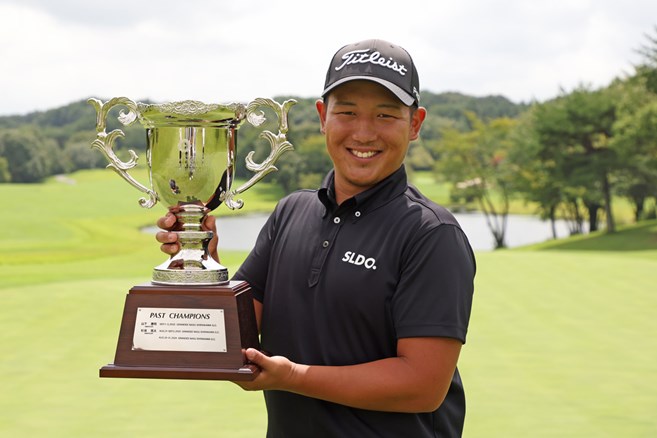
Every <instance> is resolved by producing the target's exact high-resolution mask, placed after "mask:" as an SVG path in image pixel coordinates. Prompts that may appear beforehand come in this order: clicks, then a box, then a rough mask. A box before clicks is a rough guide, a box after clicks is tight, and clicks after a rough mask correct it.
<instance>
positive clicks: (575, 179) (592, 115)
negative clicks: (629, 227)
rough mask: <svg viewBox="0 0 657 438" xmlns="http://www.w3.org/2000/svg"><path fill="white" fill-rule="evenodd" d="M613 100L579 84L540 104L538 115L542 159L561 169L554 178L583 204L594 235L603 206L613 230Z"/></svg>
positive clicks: (606, 93)
mask: <svg viewBox="0 0 657 438" xmlns="http://www.w3.org/2000/svg"><path fill="white" fill-rule="evenodd" d="M614 98H615V95H614V93H613V92H612V91H610V90H609V89H600V90H590V89H588V88H586V87H583V86H581V87H579V88H577V89H575V90H574V91H572V92H571V93H569V94H562V95H561V96H559V97H558V98H556V99H554V100H552V101H548V102H545V103H543V104H539V105H537V106H536V108H535V111H534V121H533V124H534V128H535V129H536V133H537V135H538V141H539V143H540V145H541V148H540V151H539V156H540V158H541V159H542V160H544V161H548V162H552V163H554V165H555V166H556V167H557V170H556V171H555V173H554V175H555V176H558V177H560V178H561V181H559V182H560V184H562V186H563V190H564V193H566V196H567V197H569V198H570V202H575V200H576V199H577V198H579V199H580V200H581V202H582V203H583V204H584V205H585V207H586V208H587V210H588V216H589V230H590V231H595V230H597V229H598V211H599V210H600V208H604V209H605V213H606V219H607V231H608V232H613V231H615V223H614V218H613V213H612V209H611V181H610V174H611V172H612V171H613V169H614V167H615V159H616V156H615V151H614V150H613V149H612V148H610V147H609V142H610V138H611V136H612V126H613V123H614V121H615V119H616V107H615V104H614ZM575 208H577V206H576V205H575ZM575 212H576V214H577V215H579V213H578V212H577V210H575Z"/></svg>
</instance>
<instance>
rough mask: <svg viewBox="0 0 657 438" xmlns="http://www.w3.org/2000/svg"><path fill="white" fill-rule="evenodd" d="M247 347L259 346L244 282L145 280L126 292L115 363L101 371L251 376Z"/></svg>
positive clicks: (136, 374) (205, 377)
mask: <svg viewBox="0 0 657 438" xmlns="http://www.w3.org/2000/svg"><path fill="white" fill-rule="evenodd" d="M247 348H260V343H259V341H258V327H257V323H256V319H255V311H254V308H253V299H252V296H251V287H250V286H249V284H248V283H246V282H244V281H239V282H236V281H231V282H230V283H228V284H226V285H221V286H161V285H154V284H144V285H139V286H134V287H133V288H132V289H130V293H129V294H128V295H127V297H126V301H125V308H124V310H123V320H122V322H121V331H120V333H119V341H118V345H117V347H116V356H115V358H114V363H113V364H109V365H106V366H104V367H102V368H101V369H100V377H127V378H143V379H194V380H197V379H200V380H231V381H245V380H253V379H254V378H255V377H256V376H257V375H258V373H259V371H260V370H259V368H258V367H257V366H255V365H253V364H250V363H248V361H247V360H246V356H245V354H244V351H245V350H246V349H247Z"/></svg>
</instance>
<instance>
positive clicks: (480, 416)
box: [0, 171, 657, 438]
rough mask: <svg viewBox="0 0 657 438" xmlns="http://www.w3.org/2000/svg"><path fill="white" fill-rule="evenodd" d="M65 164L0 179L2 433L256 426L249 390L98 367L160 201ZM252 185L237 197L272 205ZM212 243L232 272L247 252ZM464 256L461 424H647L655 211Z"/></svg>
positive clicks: (617, 430)
mask: <svg viewBox="0 0 657 438" xmlns="http://www.w3.org/2000/svg"><path fill="white" fill-rule="evenodd" d="M71 178H72V179H73V181H74V182H75V183H74V184H70V183H62V182H57V181H55V180H51V181H49V182H47V183H45V184H38V185H0V199H2V200H4V201H5V204H7V200H13V201H16V202H17V203H18V207H19V208H13V209H9V211H5V212H4V213H3V215H1V216H0V230H2V231H1V232H0V233H2V234H0V249H1V251H0V294H1V297H2V307H3V308H2V312H0V333H1V339H2V344H1V345H2V349H3V357H2V360H1V361H0V391H1V393H2V398H1V399H0V436H2V437H5V436H6V437H110V436H111V437H116V436H120V437H134V436H156V437H181V436H183V437H186V436H194V437H260V436H264V430H265V427H266V416H265V410H264V403H263V400H262V395H261V394H260V393H248V392H244V391H242V390H241V389H239V388H238V387H237V386H235V385H233V384H231V383H228V382H208V381H167V380H138V379H100V378H99V377H98V369H99V368H100V367H101V366H104V365H106V364H107V363H110V362H112V360H113V355H114V352H115V347H116V341H117V335H118V329H119V324H120V318H121V314H122V308H123V304H124V299H125V295H126V293H127V292H128V290H129V288H130V287H131V286H132V285H134V284H138V283H143V282H146V281H148V280H149V278H150V271H151V269H152V267H153V266H154V265H156V264H159V263H160V262H161V261H162V259H163V255H162V254H161V253H160V252H159V249H158V245H157V244H156V242H155V241H154V239H153V236H152V235H146V234H144V233H141V232H139V228H140V227H142V226H144V225H152V224H153V223H154V221H155V219H156V218H157V217H159V216H161V215H162V214H163V212H164V209H163V208H162V207H161V206H156V207H154V208H153V209H152V210H144V209H141V208H140V207H139V206H138V205H137V198H138V197H139V194H138V193H137V192H136V191H135V190H133V189H132V188H130V187H129V186H128V185H127V184H125V182H123V181H121V180H120V178H118V177H117V176H116V175H114V174H113V173H112V172H109V171H107V172H104V171H95V172H81V173H76V174H74V175H72V176H71ZM69 182H70V181H69ZM254 190H255V191H254V192H253V193H251V192H250V191H249V192H247V194H245V199H246V200H247V202H246V207H245V210H248V211H249V212H253V211H254V210H256V209H257V210H266V209H267V208H271V205H272V204H271V203H272V202H273V201H274V200H275V199H276V196H275V194H274V193H273V192H272V191H271V190H270V189H269V188H268V186H267V185H266V184H263V185H262V187H261V188H258V187H257V186H256V189H254ZM258 190H260V192H258ZM436 192H438V190H436ZM247 196H250V198H247ZM263 200H264V201H263ZM226 213H227V212H226V211H225V210H222V211H221V212H220V213H219V214H226ZM231 214H234V213H231ZM10 230H11V232H10ZM221 255H222V262H223V263H224V264H225V265H227V266H228V268H229V270H230V272H235V270H236V268H237V267H238V266H239V263H240V262H241V260H242V259H243V258H244V257H245V255H246V254H245V253H222V254H221ZM477 263H478V271H477V277H476V290H475V300H474V308H473V314H472V322H471V326H470V331H469V334H468V342H467V344H466V345H465V346H464V348H463V352H462V355H461V359H460V365H459V367H460V370H461V374H462V377H463V381H464V385H465V388H466V395H467V400H468V411H467V415H466V427H465V434H464V436H465V437H477V438H478V437H505V438H506V437H621V436H622V437H653V436H657V415H655V412H656V411H657V340H656V337H655V333H657V319H656V318H655V317H654V315H653V313H654V309H655V308H657V294H656V293H655V292H656V291H657V221H652V222H650V223H646V224H645V225H643V226H642V227H635V228H631V229H627V230H622V231H621V232H619V233H618V234H616V235H614V236H588V237H587V238H580V239H573V240H570V241H568V242H563V243H562V242H558V243H556V244H554V243H550V244H543V245H536V246H534V247H531V248H519V249H515V250H504V251H498V252H486V253H484V252H482V253H478V254H477Z"/></svg>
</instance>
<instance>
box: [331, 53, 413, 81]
mask: <svg viewBox="0 0 657 438" xmlns="http://www.w3.org/2000/svg"><path fill="white" fill-rule="evenodd" d="M369 51H370V49H363V50H353V51H351V52H347V53H345V54H344V55H342V59H343V60H344V62H343V63H342V64H340V65H339V66H337V67H335V71H340V70H342V68H343V67H344V66H346V65H350V64H366V63H368V62H369V63H370V64H375V65H380V66H382V67H386V68H389V69H390V70H393V71H396V72H397V73H399V74H400V75H402V76H405V75H406V72H407V71H408V69H407V68H406V66H404V65H403V64H398V63H397V61H395V60H394V59H392V58H388V59H386V58H385V57H383V56H381V53H379V52H372V53H368V52H369Z"/></svg>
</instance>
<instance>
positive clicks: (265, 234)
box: [233, 211, 276, 302]
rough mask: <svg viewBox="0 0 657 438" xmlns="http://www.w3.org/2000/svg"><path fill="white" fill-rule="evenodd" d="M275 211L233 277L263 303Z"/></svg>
mask: <svg viewBox="0 0 657 438" xmlns="http://www.w3.org/2000/svg"><path fill="white" fill-rule="evenodd" d="M275 214H276V212H275V211H274V212H273V213H272V214H271V215H270V216H269V218H268V219H267V222H265V225H264V226H263V227H262V229H261V230H260V233H259V234H258V238H257V239H256V243H255V245H254V247H253V249H252V250H251V252H250V253H249V255H248V256H247V257H246V259H245V260H244V262H243V263H242V266H240V268H239V269H238V270H237V272H236V273H235V275H234V276H233V280H243V281H246V282H247V283H249V285H250V286H251V293H252V294H253V298H255V299H256V300H258V301H260V302H262V301H263V300H264V292H265V287H266V285H267V273H268V270H269V259H270V257H271V247H272V241H273V236H274V228H275Z"/></svg>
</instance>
